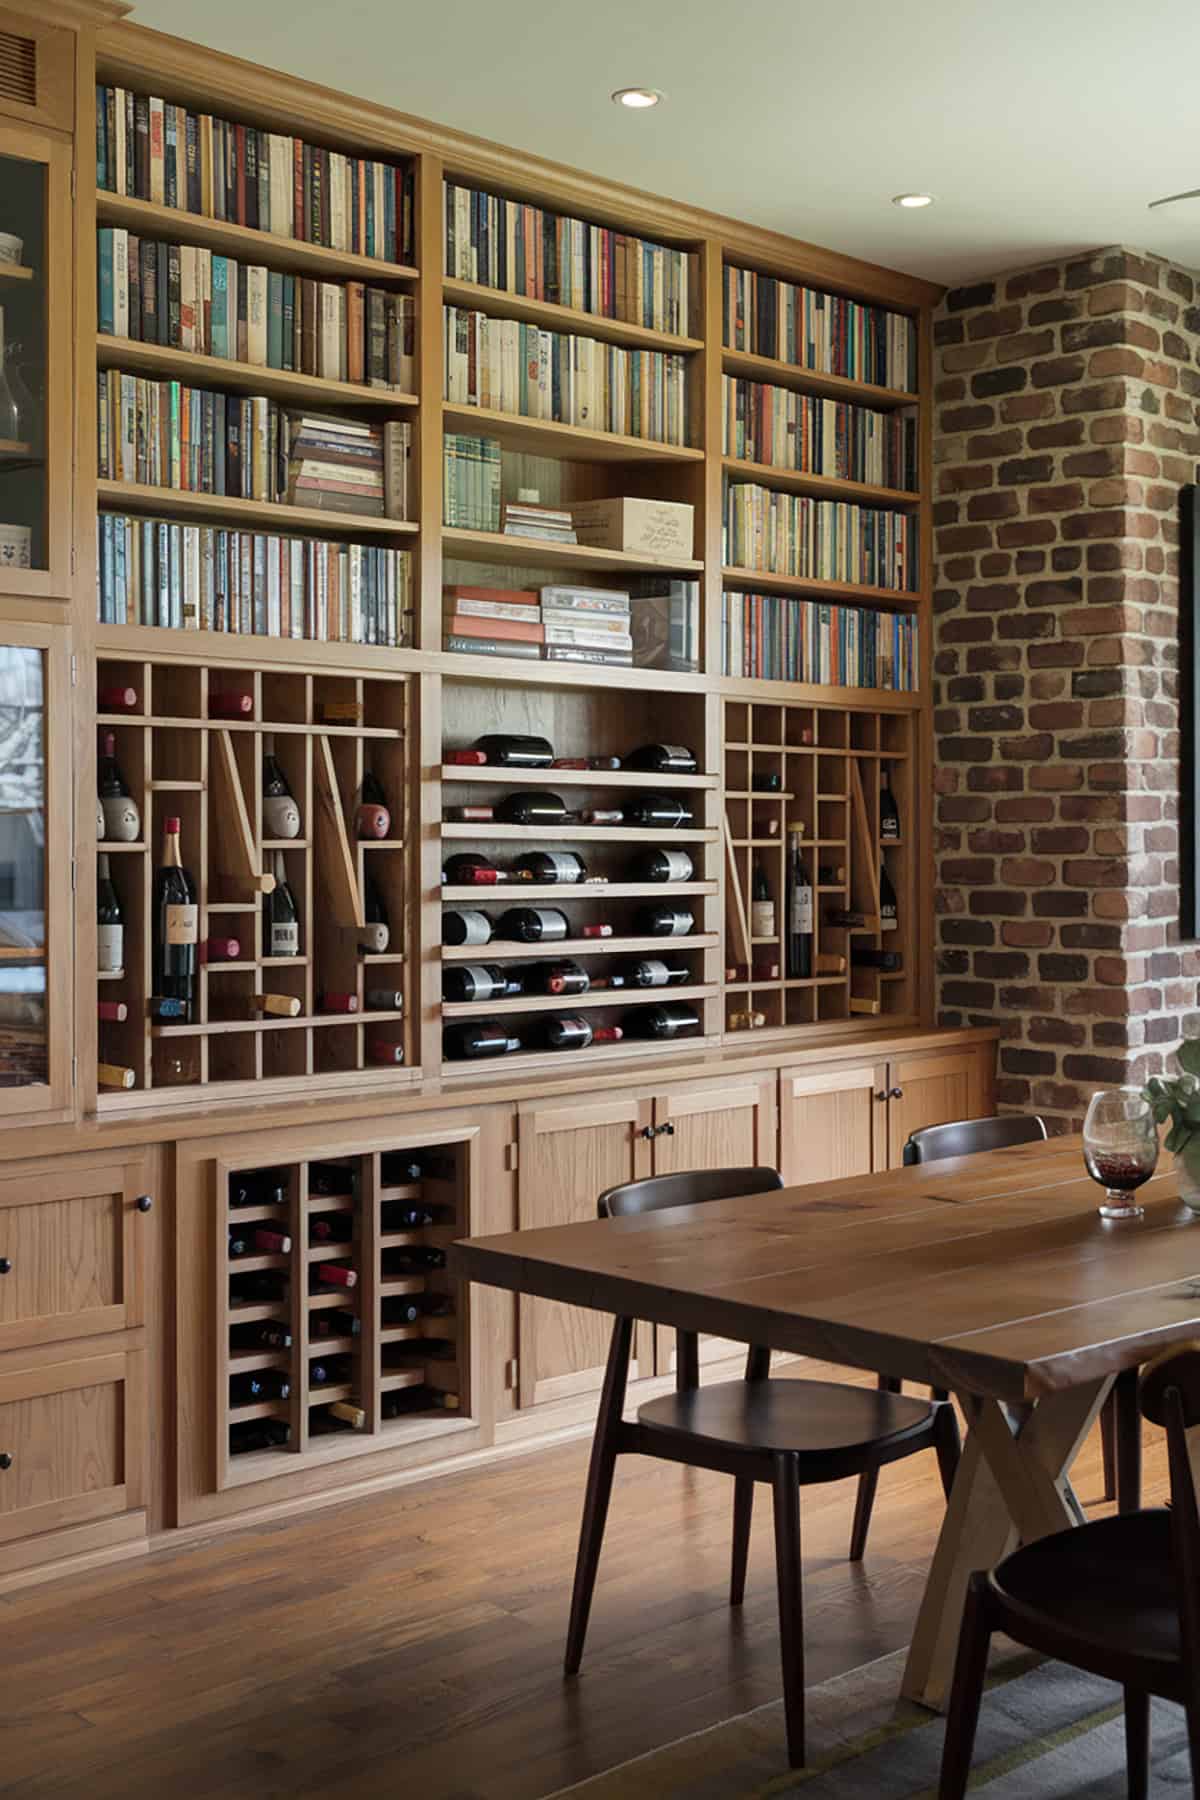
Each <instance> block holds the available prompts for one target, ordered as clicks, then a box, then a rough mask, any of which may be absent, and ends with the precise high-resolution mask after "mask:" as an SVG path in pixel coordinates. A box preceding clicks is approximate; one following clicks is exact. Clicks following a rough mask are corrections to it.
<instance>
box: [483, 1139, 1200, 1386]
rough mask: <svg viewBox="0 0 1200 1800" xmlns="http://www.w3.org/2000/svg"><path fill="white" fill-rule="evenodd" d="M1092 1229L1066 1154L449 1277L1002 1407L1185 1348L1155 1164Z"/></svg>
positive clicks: (1180, 1210) (1177, 1249)
mask: <svg viewBox="0 0 1200 1800" xmlns="http://www.w3.org/2000/svg"><path fill="white" fill-rule="evenodd" d="M1137 1197H1138V1199H1139V1200H1141V1201H1142V1203H1143V1205H1144V1206H1145V1216H1144V1217H1143V1218H1141V1219H1139V1220H1129V1221H1120V1222H1113V1221H1108V1220H1104V1219H1102V1218H1101V1217H1100V1215H1099V1213H1098V1211H1097V1206H1098V1203H1099V1200H1100V1189H1099V1188H1098V1187H1097V1186H1096V1184H1095V1183H1094V1182H1093V1181H1092V1180H1091V1179H1090V1178H1089V1177H1088V1176H1087V1175H1086V1174H1085V1172H1084V1169H1083V1153H1082V1147H1081V1140H1080V1139H1079V1138H1078V1137H1060V1138H1052V1139H1050V1140H1049V1141H1048V1142H1047V1143H1038V1144H1022V1145H1019V1146H1016V1147H1014V1148H1012V1149H1007V1150H992V1151H987V1152H985V1153H983V1154H981V1155H978V1156H966V1157H955V1158H951V1159H947V1160H946V1161H944V1162H936V1163H925V1164H921V1165H918V1166H916V1167H913V1168H907V1169H893V1170H890V1171H888V1172H887V1173H885V1174H881V1175H862V1176H855V1177H852V1178H851V1179H849V1180H846V1181H837V1182H830V1183H820V1184H815V1185H813V1186H810V1187H792V1188H784V1189H782V1190H781V1191H779V1192H777V1193H772V1194H759V1195H751V1196H747V1197H745V1198H743V1199H737V1200H718V1201H711V1202H708V1203H707V1204H705V1205H702V1206H681V1207H672V1208H671V1209H670V1210H668V1211H665V1212H657V1213H645V1214H642V1215H640V1216H637V1217H633V1218H623V1219H596V1220H585V1221H582V1222H580V1223H579V1224H576V1225H555V1226H549V1227H547V1228H545V1229H542V1230H536V1231H520V1232H510V1233H506V1234H504V1235H502V1236H497V1237H483V1238H468V1239H465V1240H463V1241H462V1242H460V1243H458V1244H456V1245H455V1246H454V1248H453V1250H452V1251H451V1267H452V1270H453V1272H454V1273H455V1274H457V1275H459V1276H460V1277H462V1278H464V1279H466V1280H471V1281H479V1282H483V1283H486V1284H488V1285H490V1286H494V1287H501V1288H509V1289H513V1290H515V1291H517V1292H520V1293H527V1294H536V1295H540V1296H541V1297H542V1298H544V1299H549V1300H562V1301H568V1302H570V1303H572V1304H574V1305H576V1306H584V1307H591V1308H594V1309H596V1310H598V1311H601V1312H609V1313H614V1314H618V1313H620V1314H624V1315H626V1316H632V1317H634V1318H637V1319H645V1320H650V1321H653V1322H655V1323H657V1324H661V1325H674V1326H681V1327H683V1328H684V1329H686V1330H692V1331H703V1332H712V1333H714V1334H716V1335H717V1336H720V1337H728V1338H735V1339H740V1340H742V1341H743V1342H745V1343H760V1344H769V1345H770V1346H771V1347H772V1349H776V1350H783V1351H791V1352H793V1353H795V1354H798V1355H804V1356H813V1357H819V1358H821V1359H823V1360H826V1361H829V1362H836V1363H844V1364H847V1365H849V1366H852V1367H857V1368H865V1369H877V1370H880V1371H881V1372H882V1373H884V1374H888V1375H896V1376H900V1377H902V1378H906V1379H909V1380H913V1381H920V1382H928V1383H929V1384H931V1385H932V1386H934V1387H949V1388H955V1389H958V1390H960V1391H962V1390H965V1391H969V1392H972V1393H977V1394H990V1395H993V1396H995V1397H996V1398H997V1399H1001V1400H1019V1399H1037V1398H1039V1397H1041V1396H1042V1395H1045V1394H1048V1393H1053V1392H1055V1391H1058V1390H1061V1389H1064V1388H1070V1387H1074V1386H1076V1385H1077V1384H1078V1383H1080V1382H1083V1381H1092V1380H1096V1379H1098V1378H1099V1377H1101V1376H1104V1375H1107V1374H1112V1373H1114V1372H1116V1371H1118V1370H1120V1369H1123V1368H1129V1367H1134V1366H1136V1365H1137V1364H1138V1363H1139V1362H1144V1361H1146V1360H1147V1358H1148V1357H1149V1356H1151V1355H1153V1354H1154V1352H1155V1351H1156V1350H1157V1349H1160V1348H1161V1347H1163V1346H1164V1345H1166V1344H1169V1343H1172V1342H1179V1341H1180V1340H1182V1339H1185V1338H1189V1337H1192V1336H1197V1337H1200V1216H1195V1217H1194V1216H1193V1214H1192V1213H1191V1212H1189V1211H1188V1209H1187V1208H1186V1207H1185V1206H1184V1205H1183V1204H1182V1202H1181V1201H1180V1200H1179V1198H1178V1193H1177V1187H1176V1178H1175V1174H1174V1170H1173V1166H1172V1161H1171V1158H1170V1157H1169V1156H1166V1155H1164V1156H1163V1158H1162V1160H1161V1161H1160V1164H1159V1168H1158V1172H1157V1173H1156V1174H1155V1176H1154V1178H1153V1180H1151V1181H1150V1182H1148V1183H1147V1184H1146V1186H1145V1187H1143V1188H1142V1189H1141V1190H1140V1191H1139V1193H1138V1196H1137Z"/></svg>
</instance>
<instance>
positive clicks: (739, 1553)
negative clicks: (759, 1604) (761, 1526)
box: [729, 1475, 754, 1606]
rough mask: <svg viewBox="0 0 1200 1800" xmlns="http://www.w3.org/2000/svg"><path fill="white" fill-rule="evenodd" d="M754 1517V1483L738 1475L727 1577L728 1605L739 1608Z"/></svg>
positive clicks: (743, 1588)
mask: <svg viewBox="0 0 1200 1800" xmlns="http://www.w3.org/2000/svg"><path fill="white" fill-rule="evenodd" d="M753 1516H754V1482H753V1480H752V1479H751V1478H750V1476H748V1475H739V1476H737V1478H736V1479H735V1481H734V1484H733V1562H732V1566H731V1570H730V1575H729V1604H730V1606H740V1605H741V1604H742V1601H743V1600H744V1599H745V1598H746V1563H747V1561H748V1559H749V1556H750V1521H751V1519H752V1518H753Z"/></svg>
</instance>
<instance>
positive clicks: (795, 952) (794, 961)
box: [787, 825, 813, 981]
mask: <svg viewBox="0 0 1200 1800" xmlns="http://www.w3.org/2000/svg"><path fill="white" fill-rule="evenodd" d="M803 837H804V827H803V825H789V827H788V931H787V972H788V979H789V980H791V981H807V980H808V978H809V977H810V976H811V974H812V953H813V891H812V882H811V881H810V879H809V875H808V868H807V865H806V863H805V861H804V850H803Z"/></svg>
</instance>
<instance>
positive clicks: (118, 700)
mask: <svg viewBox="0 0 1200 1800" xmlns="http://www.w3.org/2000/svg"><path fill="white" fill-rule="evenodd" d="M137 709H138V691H137V689H136V688H135V687H124V686H116V687H102V688H97V689H96V711H97V712H102V713H114V712H119V713H135V712H136V711H137Z"/></svg>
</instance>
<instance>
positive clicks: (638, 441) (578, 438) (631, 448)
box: [442, 401, 704, 463]
mask: <svg viewBox="0 0 1200 1800" xmlns="http://www.w3.org/2000/svg"><path fill="white" fill-rule="evenodd" d="M442 423H443V425H444V426H445V427H446V429H447V430H448V431H461V432H465V433H467V434H469V435H471V436H475V437H491V438H498V439H499V441H500V443H501V444H505V445H507V446H509V447H510V448H511V449H513V450H525V451H528V452H529V454H530V455H533V456H555V457H566V458H569V459H571V460H573V461H576V462H679V463H693V462H703V460H704V452H703V450H696V449H693V448H692V447H691V445H687V444H661V443H659V442H658V441H657V439H654V438H638V437H624V436H622V435H621V434H620V433H619V432H615V431H590V430H589V429H588V428H587V427H586V426H584V425H559V424H557V423H556V422H555V421H554V420H552V419H526V418H523V417H521V416H520V415H519V414H514V413H505V412H497V411H495V409H494V408H492V407H488V406H461V405H457V404H455V403H453V402H451V401H446V402H444V403H443V406H442Z"/></svg>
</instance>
